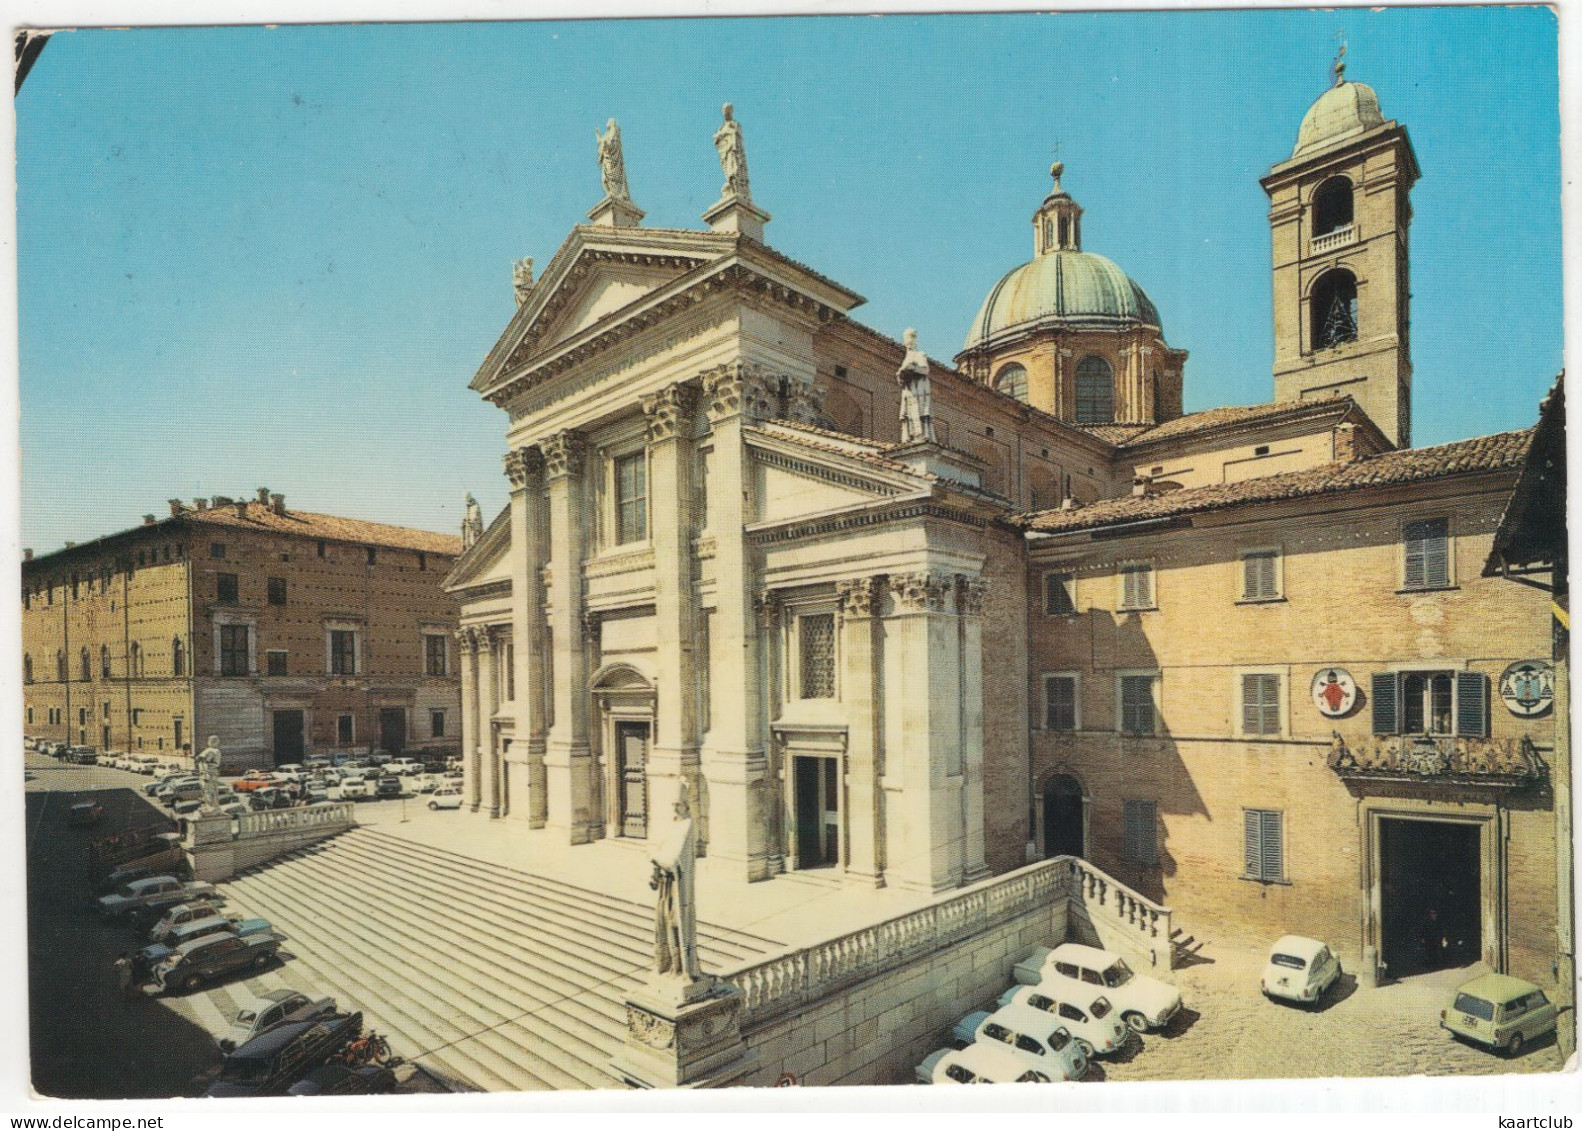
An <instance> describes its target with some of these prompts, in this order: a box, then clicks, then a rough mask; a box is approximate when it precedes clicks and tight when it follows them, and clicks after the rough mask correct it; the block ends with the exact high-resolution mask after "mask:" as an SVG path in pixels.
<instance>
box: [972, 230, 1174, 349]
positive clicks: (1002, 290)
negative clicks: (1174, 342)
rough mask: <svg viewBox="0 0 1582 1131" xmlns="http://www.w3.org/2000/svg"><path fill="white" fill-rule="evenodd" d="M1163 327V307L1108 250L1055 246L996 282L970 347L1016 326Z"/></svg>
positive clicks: (975, 323) (974, 327)
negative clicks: (1103, 252) (1104, 252)
mask: <svg viewBox="0 0 1582 1131" xmlns="http://www.w3.org/2000/svg"><path fill="white" fill-rule="evenodd" d="M1045 326H1050V327H1061V328H1067V329H1081V330H1088V329H1102V330H1118V329H1129V328H1131V327H1134V326H1153V327H1155V328H1159V312H1158V311H1157V310H1155V309H1154V304H1153V303H1152V302H1151V301H1149V298H1148V296H1147V295H1146V294H1144V293H1143V289H1142V288H1141V287H1139V286H1138V285H1137V284H1136V283H1134V282H1132V280H1131V277H1130V276H1128V275H1127V274H1126V272H1124V271H1122V270H1121V269H1120V268H1119V267H1117V266H1116V265H1115V264H1114V263H1112V262H1110V260H1108V259H1105V258H1104V257H1103V256H1102V255H1094V254H1093V253H1092V252H1087V251H1077V250H1073V249H1061V250H1058V251H1057V250H1051V251H1047V252H1045V253H1044V254H1042V255H1040V256H1038V257H1037V258H1036V259H1034V260H1033V261H1032V262H1031V263H1024V264H1022V265H1021V266H1020V267H1018V268H1016V270H1014V271H1012V272H1010V273H1009V274H1007V275H1006V276H1005V277H1004V278H1003V279H1001V280H1000V281H999V282H998V283H996V284H995V287H994V289H993V290H992V291H990V292H989V297H988V298H986V299H984V300H983V307H982V309H981V310H979V311H978V316H977V317H976V318H974V319H973V320H972V329H971V330H970V331H968V333H967V345H966V348H967V349H972V348H973V347H974V346H977V345H982V344H983V343H984V342H986V341H988V340H991V339H994V338H998V337H999V336H1000V335H1001V334H1003V333H1006V332H1009V331H1014V330H1023V329H1027V330H1032V329H1041V328H1043V327H1045Z"/></svg>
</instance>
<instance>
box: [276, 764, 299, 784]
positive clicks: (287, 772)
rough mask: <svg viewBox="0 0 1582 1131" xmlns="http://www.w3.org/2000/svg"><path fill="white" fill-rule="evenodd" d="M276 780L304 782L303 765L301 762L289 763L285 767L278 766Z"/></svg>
mask: <svg viewBox="0 0 1582 1131" xmlns="http://www.w3.org/2000/svg"><path fill="white" fill-rule="evenodd" d="M274 773H275V780H276V781H277V782H280V781H293V782H299V781H301V780H302V764H301V763H300V762H287V763H286V764H285V765H284V766H276V767H275V770H274Z"/></svg>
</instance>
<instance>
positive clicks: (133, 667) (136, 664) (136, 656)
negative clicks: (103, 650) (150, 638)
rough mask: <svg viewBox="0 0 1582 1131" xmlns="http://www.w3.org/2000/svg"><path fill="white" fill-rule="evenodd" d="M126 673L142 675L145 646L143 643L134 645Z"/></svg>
mask: <svg viewBox="0 0 1582 1131" xmlns="http://www.w3.org/2000/svg"><path fill="white" fill-rule="evenodd" d="M126 674H127V675H129V676H140V675H142V674H143V646H142V645H141V644H133V645H132V652H131V656H130V658H129V659H128V660H127V664H126Z"/></svg>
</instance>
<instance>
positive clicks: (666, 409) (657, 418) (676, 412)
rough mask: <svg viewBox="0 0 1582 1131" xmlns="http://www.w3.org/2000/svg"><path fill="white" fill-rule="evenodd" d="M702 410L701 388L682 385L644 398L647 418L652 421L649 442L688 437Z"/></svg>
mask: <svg viewBox="0 0 1582 1131" xmlns="http://www.w3.org/2000/svg"><path fill="white" fill-rule="evenodd" d="M697 409H698V387H697V386H696V385H694V384H691V383H690V382H684V381H678V382H677V383H676V384H674V385H667V386H666V387H665V388H663V389H660V390H659V392H657V393H650V394H649V395H648V396H646V397H644V398H643V415H645V416H646V417H648V440H649V442H650V443H654V444H657V443H659V442H660V441H662V440H673V439H675V438H676V437H677V436H680V435H684V434H685V433H686V432H687V431H688V430H689V429H690V428H691V426H692V417H693V414H694V413H696V412H697Z"/></svg>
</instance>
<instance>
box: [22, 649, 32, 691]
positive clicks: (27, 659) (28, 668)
mask: <svg viewBox="0 0 1582 1131" xmlns="http://www.w3.org/2000/svg"><path fill="white" fill-rule="evenodd" d="M22 682H23V683H32V682H33V657H32V656H31V655H29V654H28V653H25V652H24V653H23V654H22Z"/></svg>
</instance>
